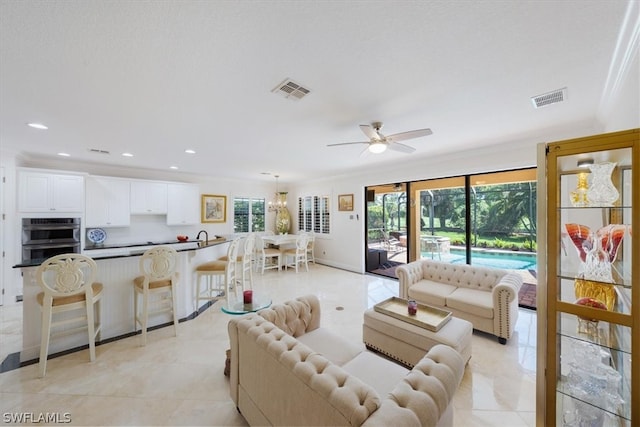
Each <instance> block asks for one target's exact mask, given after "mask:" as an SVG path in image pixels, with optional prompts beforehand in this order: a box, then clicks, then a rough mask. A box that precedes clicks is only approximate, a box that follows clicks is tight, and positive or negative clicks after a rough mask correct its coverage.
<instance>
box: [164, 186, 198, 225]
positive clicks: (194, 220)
mask: <svg viewBox="0 0 640 427" xmlns="http://www.w3.org/2000/svg"><path fill="white" fill-rule="evenodd" d="M168 191H169V197H168V201H169V203H168V205H167V225H187V224H198V223H199V222H200V186H198V185H196V184H178V183H170V184H169V187H168Z"/></svg>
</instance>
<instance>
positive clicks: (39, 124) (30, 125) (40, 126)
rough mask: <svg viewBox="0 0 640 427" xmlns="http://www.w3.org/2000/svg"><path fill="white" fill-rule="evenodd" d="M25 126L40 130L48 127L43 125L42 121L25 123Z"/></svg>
mask: <svg viewBox="0 0 640 427" xmlns="http://www.w3.org/2000/svg"><path fill="white" fill-rule="evenodd" d="M27 126H29V127H32V128H34V129H40V130H47V129H49V128H48V127H46V126H45V125H43V124H42V123H27Z"/></svg>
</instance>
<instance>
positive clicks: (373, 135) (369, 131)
mask: <svg viewBox="0 0 640 427" xmlns="http://www.w3.org/2000/svg"><path fill="white" fill-rule="evenodd" d="M360 129H362V132H364V134H365V135H367V137H368V138H369V139H382V137H381V136H380V134H379V133H378V132H376V130H375V129H374V128H372V127H371V126H369V125H360Z"/></svg>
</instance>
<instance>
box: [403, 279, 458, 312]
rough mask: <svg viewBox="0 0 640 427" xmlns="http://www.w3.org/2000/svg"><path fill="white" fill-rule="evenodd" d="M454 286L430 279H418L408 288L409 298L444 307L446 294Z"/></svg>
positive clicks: (451, 290)
mask: <svg viewBox="0 0 640 427" xmlns="http://www.w3.org/2000/svg"><path fill="white" fill-rule="evenodd" d="M455 290H456V287H455V286H453V285H447V284H446V283H441V282H435V281H432V280H424V279H423V280H419V281H418V282H416V283H415V284H413V285H411V287H410V288H409V298H411V299H415V300H417V301H421V302H422V301H424V302H426V304H435V305H439V306H442V307H444V305H445V301H446V298H447V296H449V295H450V294H451V293H452V292H453V291H455Z"/></svg>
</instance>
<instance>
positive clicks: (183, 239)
mask: <svg viewBox="0 0 640 427" xmlns="http://www.w3.org/2000/svg"><path fill="white" fill-rule="evenodd" d="M176 239H178V241H179V242H186V241H187V240H189V236H182V235H179V236H176Z"/></svg>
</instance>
